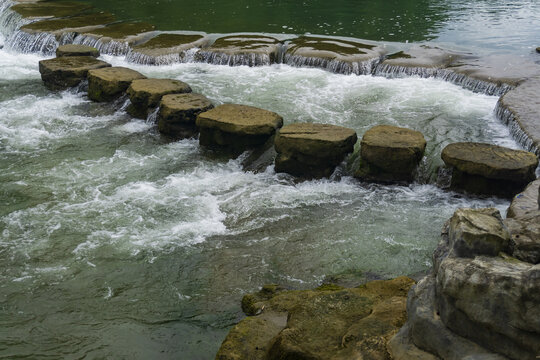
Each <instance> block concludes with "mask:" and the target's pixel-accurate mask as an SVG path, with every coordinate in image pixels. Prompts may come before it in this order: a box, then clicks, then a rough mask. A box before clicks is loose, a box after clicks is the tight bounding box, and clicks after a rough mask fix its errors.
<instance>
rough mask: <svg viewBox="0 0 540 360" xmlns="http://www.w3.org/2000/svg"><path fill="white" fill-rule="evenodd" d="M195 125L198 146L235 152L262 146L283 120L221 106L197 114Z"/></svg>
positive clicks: (240, 107)
mask: <svg viewBox="0 0 540 360" xmlns="http://www.w3.org/2000/svg"><path fill="white" fill-rule="evenodd" d="M196 124H197V127H198V128H199V131H200V136H199V143H200V144H201V145H202V146H207V147H211V148H221V149H229V150H231V151H232V152H233V153H237V152H243V151H245V150H247V149H250V148H254V147H257V146H261V145H263V144H264V143H265V142H266V141H267V140H268V139H269V138H270V137H271V136H273V135H274V134H275V132H276V130H277V129H279V128H280V127H281V126H283V118H282V117H281V116H280V115H278V114H276V113H274V112H272V111H268V110H264V109H259V108H256V107H253V106H247V105H236V104H225V105H220V106H218V107H216V108H214V109H212V110H210V111H206V112H203V113H201V114H199V115H198V117H197V121H196Z"/></svg>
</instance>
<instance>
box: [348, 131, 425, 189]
mask: <svg viewBox="0 0 540 360" xmlns="http://www.w3.org/2000/svg"><path fill="white" fill-rule="evenodd" d="M425 149H426V140H425V139H424V135H422V133H421V132H418V131H415V130H411V129H405V128H400V127H396V126H389V125H378V126H374V127H372V128H371V129H369V130H368V131H366V133H365V134H364V136H363V137H362V141H361V143H360V156H361V162H360V166H359V167H358V169H357V170H356V171H355V173H354V176H355V177H357V178H359V179H362V180H367V181H382V182H395V181H411V180H413V178H414V172H415V169H416V167H417V166H418V164H419V162H420V160H421V159H422V157H423V156H424V151H425Z"/></svg>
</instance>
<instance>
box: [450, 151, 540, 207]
mask: <svg viewBox="0 0 540 360" xmlns="http://www.w3.org/2000/svg"><path fill="white" fill-rule="evenodd" d="M441 157H442V159H443V161H444V162H445V164H446V165H447V166H450V167H452V168H453V173H452V187H453V188H454V189H462V190H465V191H468V192H472V193H478V194H488V195H498V196H505V197H512V196H514V195H515V194H517V193H519V192H521V191H522V190H523V189H524V188H525V186H526V185H527V184H528V183H529V182H531V181H533V180H534V179H535V178H536V176H535V174H534V172H535V169H536V167H537V166H538V158H537V157H536V155H535V154H533V153H530V152H527V151H522V150H513V149H509V148H505V147H502V146H497V145H491V144H483V143H472V142H463V143H454V144H450V145H448V146H447V147H445V148H444V149H443V151H442V154H441Z"/></svg>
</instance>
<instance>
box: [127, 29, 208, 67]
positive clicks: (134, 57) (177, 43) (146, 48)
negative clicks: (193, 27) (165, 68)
mask: <svg viewBox="0 0 540 360" xmlns="http://www.w3.org/2000/svg"><path fill="white" fill-rule="evenodd" d="M207 43H208V38H207V37H205V36H203V35H198V34H189V35H188V34H159V35H158V36H156V37H153V38H152V39H150V40H148V41H146V42H144V43H142V44H139V45H136V46H133V47H132V48H131V50H130V51H129V52H128V54H127V55H126V59H127V61H129V62H133V63H137V64H145V65H166V64H171V63H175V62H182V61H184V60H186V58H187V56H188V51H189V50H192V49H196V48H200V47H203V46H205V45H206V44H207Z"/></svg>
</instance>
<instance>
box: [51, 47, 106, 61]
mask: <svg viewBox="0 0 540 360" xmlns="http://www.w3.org/2000/svg"><path fill="white" fill-rule="evenodd" d="M99 55H100V54H99V50H98V49H96V48H95V47H92V46H86V45H75V44H68V45H60V46H59V47H58V48H57V49H56V57H62V56H92V57H95V58H97V57H99Z"/></svg>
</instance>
